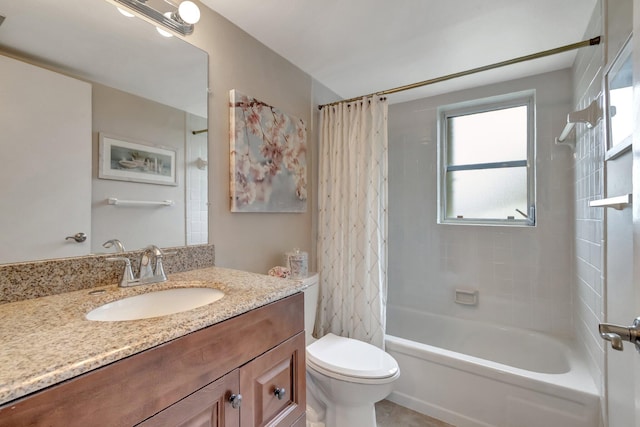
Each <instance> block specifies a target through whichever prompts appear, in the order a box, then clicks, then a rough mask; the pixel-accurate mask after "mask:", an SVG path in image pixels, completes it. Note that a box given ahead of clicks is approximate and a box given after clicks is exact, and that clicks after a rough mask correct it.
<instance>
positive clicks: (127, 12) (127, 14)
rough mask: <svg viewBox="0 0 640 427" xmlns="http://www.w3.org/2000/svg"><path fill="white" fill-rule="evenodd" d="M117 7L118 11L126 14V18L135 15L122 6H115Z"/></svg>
mask: <svg viewBox="0 0 640 427" xmlns="http://www.w3.org/2000/svg"><path fill="white" fill-rule="evenodd" d="M117 9H118V12H120V13H121V14H123V15H124V16H126V17H127V18H133V17H134V16H136V15H134V14H133V13H131V12H129V11H128V10H124V9H123V8H121V7H119V8H117Z"/></svg>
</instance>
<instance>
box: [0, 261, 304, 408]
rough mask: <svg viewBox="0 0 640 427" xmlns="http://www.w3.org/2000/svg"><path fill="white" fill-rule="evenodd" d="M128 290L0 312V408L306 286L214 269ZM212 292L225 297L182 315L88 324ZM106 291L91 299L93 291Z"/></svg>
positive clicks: (49, 299)
mask: <svg viewBox="0 0 640 427" xmlns="http://www.w3.org/2000/svg"><path fill="white" fill-rule="evenodd" d="M168 279H169V280H168V281H167V282H163V283H155V284H149V285H141V286H136V287H131V288H119V287H118V286H117V285H110V286H102V287H98V288H92V289H85V290H81V291H74V292H68V293H63V294H59V295H51V296H46V297H42V298H35V299H29V300H24V301H18V302H12V303H8V304H2V305H0V343H1V345H0V404H4V403H6V402H9V401H12V400H14V399H17V398H19V397H22V396H25V395H27V394H29V393H33V392H35V391H37V390H41V389H43V388H45V387H48V386H51V385H53V384H56V383H59V382H61V381H64V380H67V379H69V378H72V377H75V376H78V375H80V374H83V373H86V372H88V371H91V370H93V369H96V368H98V367H100V366H104V365H107V364H109V363H111V362H115V361H117V360H120V359H122V358H124V357H127V356H130V355H132V354H135V353H139V352H141V351H143V350H146V349H149V348H151V347H154V346H156V345H159V344H162V343H165V342H167V341H170V340H172V339H175V338H179V337H181V336H183V335H186V334H188V333H190V332H193V331H196V330H198V329H202V328H205V327H207V326H210V325H213V324H215V323H218V322H221V321H223V320H226V319H229V318H231V317H233V316H237V315H239V314H242V313H245V312H247V311H249V310H252V309H254V308H257V307H260V306H263V305H265V304H268V303H270V302H273V301H276V300H279V299H282V298H284V297H286V296H289V295H292V294H294V293H296V292H298V291H300V290H302V289H304V288H305V287H306V286H307V285H306V284H305V282H304V281H297V280H287V279H280V278H276V277H270V276H265V275H262V274H255V273H248V272H244V271H237V270H229V269H224V268H218V267H211V268H205V269H200V270H192V271H187V272H183V273H175V274H171V275H169V276H168ZM194 286H198V287H211V288H216V289H219V290H221V291H223V292H224V293H225V296H224V298H222V299H220V300H218V301H216V302H213V303H211V304H208V305H205V306H202V307H199V308H195V309H193V310H189V311H185V312H182V313H176V314H171V315H167V316H162V317H156V318H151V319H142V320H133V321H125V322H96V321H90V320H86V319H85V314H86V313H88V312H89V311H91V310H92V309H94V308H96V307H98V306H100V305H102V304H105V303H107V302H111V301H114V300H118V299H121V298H125V297H128V296H133V295H138V294H142V293H146V292H150V291H153V290H162V289H170V288H178V287H194ZM96 290H105V292H103V293H100V294H97V295H92V294H90V292H92V291H96Z"/></svg>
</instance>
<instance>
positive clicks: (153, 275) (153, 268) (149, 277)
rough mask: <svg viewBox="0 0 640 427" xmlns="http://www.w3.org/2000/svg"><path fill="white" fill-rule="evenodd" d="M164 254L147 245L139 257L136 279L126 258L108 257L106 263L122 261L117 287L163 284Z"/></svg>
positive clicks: (164, 275) (154, 246)
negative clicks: (122, 267) (121, 270)
mask: <svg viewBox="0 0 640 427" xmlns="http://www.w3.org/2000/svg"><path fill="white" fill-rule="evenodd" d="M163 255H164V253H163V252H162V250H161V249H160V248H159V247H157V246H156V245H149V246H147V247H146V248H145V249H144V250H143V251H142V255H141V256H140V269H139V273H138V278H135V276H134V275H133V272H132V270H131V261H130V260H129V258H126V257H109V258H106V260H107V261H123V262H124V270H123V272H122V277H121V278H120V284H119V286H120V287H121V288H128V287H131V286H138V285H146V284H149V283H159V282H165V281H166V280H167V275H166V274H165V272H164V267H163V265H162V256H163Z"/></svg>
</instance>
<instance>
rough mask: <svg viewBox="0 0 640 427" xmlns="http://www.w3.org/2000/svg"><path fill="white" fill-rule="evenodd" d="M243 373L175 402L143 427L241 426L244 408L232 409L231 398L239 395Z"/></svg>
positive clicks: (226, 378) (232, 372)
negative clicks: (235, 394) (241, 412)
mask: <svg viewBox="0 0 640 427" xmlns="http://www.w3.org/2000/svg"><path fill="white" fill-rule="evenodd" d="M239 388H240V372H239V370H238V369H235V370H233V371H231V372H230V373H228V374H227V375H225V376H224V377H222V378H220V379H218V380H216V381H214V382H212V383H211V384H209V385H207V386H205V387H203V388H201V389H200V390H198V391H196V392H195V393H193V394H191V395H189V396H187V397H185V398H184V399H182V400H181V401H179V402H176V403H174V404H173V405H171V406H169V407H168V408H166V409H165V410H163V411H161V412H159V413H158V414H156V415H154V416H153V417H151V418H149V419H147V420H146V421H144V422H142V423H140V424H138V425H139V426H142V427H169V426H176V427H177V426H180V427H238V426H240V409H239V408H238V409H235V408H233V407H232V406H231V403H230V397H231V395H232V394H234V393H238V390H239Z"/></svg>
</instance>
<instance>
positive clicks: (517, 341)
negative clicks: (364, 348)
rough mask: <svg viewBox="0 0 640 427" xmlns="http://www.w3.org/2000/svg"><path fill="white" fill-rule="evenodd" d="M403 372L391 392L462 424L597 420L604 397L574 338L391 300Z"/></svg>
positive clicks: (562, 424)
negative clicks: (394, 303)
mask: <svg viewBox="0 0 640 427" xmlns="http://www.w3.org/2000/svg"><path fill="white" fill-rule="evenodd" d="M387 334H388V335H387V337H386V349H387V351H388V352H389V353H390V354H391V355H392V356H393V357H394V358H395V359H396V360H397V361H398V364H399V365H400V371H401V372H402V375H401V376H400V378H399V379H398V381H396V385H395V387H394V392H393V393H392V394H391V395H390V396H389V398H388V399H389V400H391V401H393V402H396V403H398V404H400V405H403V406H406V407H408V408H411V409H413V410H416V411H418V412H422V413H424V414H427V415H429V416H432V417H435V418H438V419H441V420H443V421H446V422H448V423H451V424H453V425H455V426H456V427H478V426H484V427H488V426H491V427H598V426H599V425H600V423H599V419H600V398H599V395H598V392H597V390H596V387H595V385H594V383H593V380H592V378H591V376H590V375H589V372H588V371H587V368H586V365H585V364H584V362H583V361H582V359H581V358H580V357H579V356H578V353H577V352H576V351H575V350H574V349H573V348H572V347H571V346H570V345H568V344H567V343H564V342H561V341H559V340H558V339H556V338H553V337H549V336H546V335H543V334H539V333H535V332H531V331H526V330H520V329H515V328H506V327H500V326H498V325H492V324H488V323H479V322H474V321H471V320H462V319H457V318H453V317H445V316H437V315H433V314H429V313H422V312H418V311H415V310H410V309H405V308H397V307H388V309H387Z"/></svg>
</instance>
